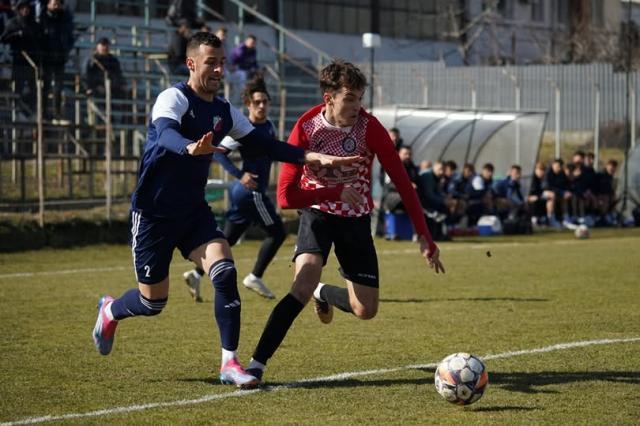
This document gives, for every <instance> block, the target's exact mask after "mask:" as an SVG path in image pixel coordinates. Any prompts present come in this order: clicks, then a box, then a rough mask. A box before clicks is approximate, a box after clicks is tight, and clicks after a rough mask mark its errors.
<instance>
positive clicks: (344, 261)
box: [293, 208, 379, 288]
mask: <svg viewBox="0 0 640 426" xmlns="http://www.w3.org/2000/svg"><path fill="white" fill-rule="evenodd" d="M298 213H299V214H300V227H299V228H298V240H297V241H296V248H295V254H294V256H293V260H294V261H295V259H296V257H298V255H300V254H302V253H320V254H322V264H323V265H326V264H327V258H328V257H329V252H330V251H331V245H332V244H333V245H334V251H335V253H336V258H337V259H338V262H339V263H340V274H342V276H343V277H344V278H345V279H347V280H349V281H351V282H354V283H356V284H361V285H365V286H367V287H374V288H378V285H379V276H378V256H377V255H376V248H375V247H374V245H373V238H372V237H371V217H370V216H369V215H366V216H360V217H343V216H336V215H332V214H329V213H323V212H321V211H320V210H317V209H311V208H309V209H304V210H300V211H299V212H298Z"/></svg>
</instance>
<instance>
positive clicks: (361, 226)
mask: <svg viewBox="0 0 640 426" xmlns="http://www.w3.org/2000/svg"><path fill="white" fill-rule="evenodd" d="M366 85H367V82H366V78H365V77H364V75H363V74H362V72H361V71H360V70H359V69H358V68H357V67H355V66H354V65H353V64H351V63H348V62H343V61H340V60H337V61H334V62H332V63H331V64H329V65H328V66H326V67H325V68H324V69H323V70H322V71H321V73H320V89H321V92H322V99H323V103H322V104H321V105H318V106H315V107H313V108H311V109H310V110H309V111H307V112H306V113H305V114H303V115H302V117H300V119H299V120H298V122H297V123H296V125H295V126H294V128H293V131H292V132H291V135H290V137H289V143H290V144H292V145H294V146H297V147H300V148H304V149H310V150H312V151H316V152H322V153H326V154H331V155H337V156H349V155H357V156H359V157H361V160H359V161H357V162H354V163H352V164H349V165H343V166H342V167H340V168H335V169H330V168H327V167H323V166H314V165H307V166H302V165H291V164H284V165H283V166H282V170H281V171H280V175H279V180H278V203H279V204H280V206H281V207H283V208H300V209H302V210H301V213H300V226H299V228H298V239H297V241H296V248H295V253H294V262H295V275H294V280H293V285H292V286H291V290H290V292H289V293H288V294H287V295H286V296H285V297H284V298H283V299H282V300H280V302H279V303H278V304H277V305H276V307H275V308H274V309H273V311H272V313H271V316H270V317H269V319H268V320H267V324H266V326H265V329H264V331H263V332H262V336H261V337H260V341H259V342H258V345H257V346H256V349H255V351H254V353H253V357H252V358H251V361H250V363H249V366H248V368H247V372H248V373H249V374H251V375H252V376H254V377H256V378H257V379H258V380H262V376H263V373H264V370H265V367H266V364H267V361H268V360H269V359H270V358H271V357H272V356H273V354H274V353H275V351H276V350H277V349H278V347H279V346H280V344H281V343H282V341H283V340H284V338H285V336H286V334H287V331H288V330H289V328H290V327H291V325H292V324H293V321H294V320H295V319H296V317H297V316H298V315H299V314H300V312H301V311H302V309H303V308H304V306H305V305H306V303H307V302H308V301H309V300H310V299H311V298H313V299H314V304H315V310H316V313H317V314H318V316H319V318H320V320H321V321H322V322H323V323H329V322H331V320H332V318H333V307H334V306H335V307H336V308H338V309H340V310H342V311H344V312H347V313H350V314H352V315H354V316H356V317H357V318H360V319H371V318H373V317H374V316H375V315H376V313H377V310H378V259H377V255H376V250H375V247H374V244H373V238H372V236H371V211H372V208H373V200H372V198H371V165H372V163H373V159H374V156H377V157H378V159H379V160H380V163H381V165H382V167H383V168H384V170H385V171H386V172H387V174H388V175H389V177H390V178H391V181H392V182H393V183H394V184H395V185H396V187H397V189H398V192H399V193H400V196H401V197H402V201H403V204H404V205H405V208H406V209H407V212H408V213H409V216H410V217H411V220H412V222H413V225H414V228H415V231H416V233H417V235H418V242H419V245H420V254H421V255H422V256H423V257H424V258H425V260H426V262H427V264H428V265H429V267H431V268H432V269H434V270H435V272H436V273H439V272H444V268H443V265H442V263H441V262H440V259H439V249H438V247H437V246H436V244H435V243H434V242H433V240H432V238H431V234H430V233H429V230H428V228H427V224H426V222H425V219H424V215H423V213H422V207H421V206H420V202H419V201H418V196H417V194H416V191H415V189H414V188H413V187H412V185H411V182H410V181H409V177H408V176H407V172H406V171H405V169H404V167H403V166H402V163H401V162H400V159H399V157H398V154H397V153H396V150H395V146H394V144H393V143H392V142H391V139H390V138H389V135H388V133H387V131H386V129H385V128H384V127H383V126H382V124H380V122H379V121H378V120H377V119H376V118H375V117H374V116H373V115H371V114H369V113H367V112H366V111H365V110H364V109H363V108H362V106H361V102H362V96H363V94H364V90H365V87H366ZM338 194H340V195H339V196H338ZM332 246H333V248H334V252H335V255H336V257H337V259H338V262H339V263H340V273H341V274H342V276H343V277H344V278H345V280H346V283H347V288H344V287H336V286H332V285H328V284H322V283H320V277H321V274H322V268H323V267H324V265H325V264H326V262H327V257H328V255H329V252H330V250H331V247H332ZM254 385H255V384H253V383H252V384H251V385H250V386H254Z"/></svg>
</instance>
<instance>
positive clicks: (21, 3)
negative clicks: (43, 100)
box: [0, 0, 42, 115]
mask: <svg viewBox="0 0 640 426" xmlns="http://www.w3.org/2000/svg"><path fill="white" fill-rule="evenodd" d="M15 10H16V16H14V17H13V18H11V19H10V20H9V21H8V22H7V24H6V26H5V28H4V32H3V33H2V36H0V41H2V43H7V44H9V45H10V46H11V58H12V67H11V80H12V82H13V84H14V87H15V90H14V93H16V94H18V95H19V96H20V98H21V99H22V100H24V102H25V104H26V106H27V107H28V108H29V110H28V111H23V112H24V113H25V114H26V115H29V114H31V113H35V109H36V80H35V74H34V69H33V68H32V67H31V66H30V65H29V62H28V61H27V60H26V59H25V58H24V56H23V55H22V52H23V51H24V52H26V53H27V54H28V55H29V56H30V57H31V59H32V60H33V61H34V62H35V63H36V65H40V62H41V57H40V55H41V52H42V50H41V47H42V27H41V26H40V25H39V24H38V23H37V22H36V20H35V16H34V13H33V7H32V5H31V2H30V0H18V1H16V3H15Z"/></svg>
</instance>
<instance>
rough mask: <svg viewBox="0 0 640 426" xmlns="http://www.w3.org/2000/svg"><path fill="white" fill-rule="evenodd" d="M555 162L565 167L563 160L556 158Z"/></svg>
mask: <svg viewBox="0 0 640 426" xmlns="http://www.w3.org/2000/svg"><path fill="white" fill-rule="evenodd" d="M553 162H554V163H558V164H560V166H564V161H562V158H556V159H555V160H553Z"/></svg>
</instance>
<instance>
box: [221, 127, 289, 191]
mask: <svg viewBox="0 0 640 426" xmlns="http://www.w3.org/2000/svg"><path fill="white" fill-rule="evenodd" d="M251 124H252V125H253V126H254V127H255V129H256V132H259V133H261V134H263V135H265V136H266V137H268V138H271V139H275V137H276V131H275V126H274V125H273V123H272V122H271V121H270V120H267V121H266V122H264V123H251ZM221 145H222V146H224V147H225V148H229V149H230V150H234V149H238V151H240V156H241V157H242V170H239V169H237V168H236V167H235V166H234V165H233V163H231V161H229V160H228V159H226V158H222V157H221V156H220V155H216V156H215V158H216V159H218V161H219V162H220V164H222V166H223V167H224V168H225V170H227V171H228V172H229V173H231V174H232V175H234V176H235V177H236V178H238V179H240V178H241V177H242V175H243V174H244V173H253V174H255V175H258V177H257V178H256V179H255V180H256V183H257V185H258V186H257V188H256V191H258V192H263V193H264V192H265V191H266V190H267V188H268V187H269V174H270V173H271V163H272V161H273V160H272V159H271V157H269V156H268V155H266V153H265V151H264V150H263V149H260V148H259V147H256V146H253V145H252V146H247V145H240V144H238V143H237V142H236V141H235V140H233V139H232V138H230V137H226V138H225V139H224V140H223V141H222V144H221ZM236 183H238V182H236Z"/></svg>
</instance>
